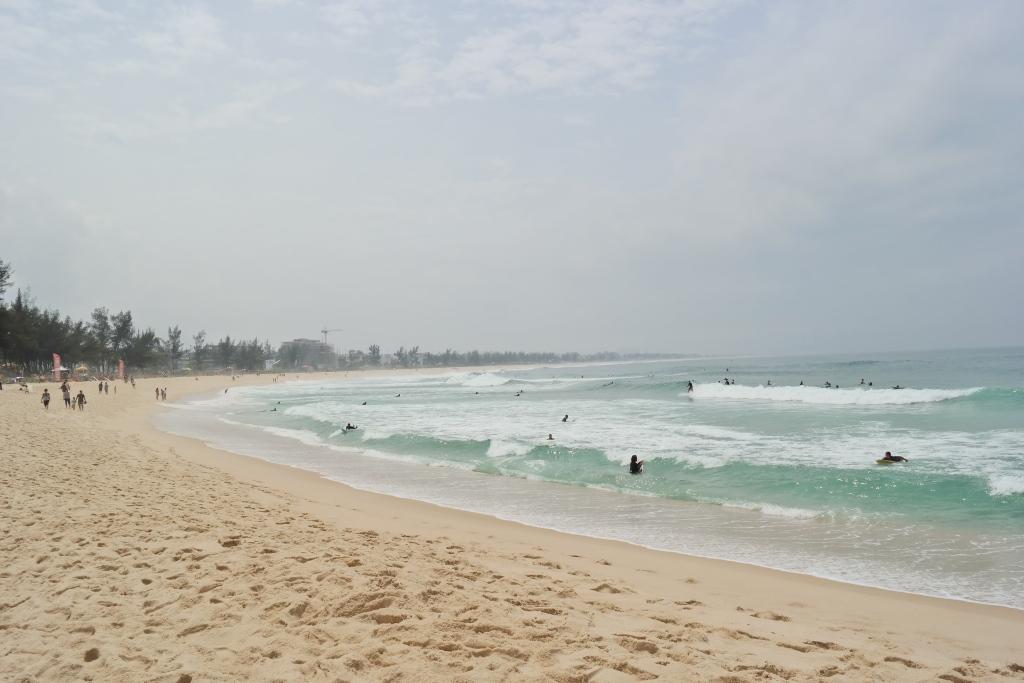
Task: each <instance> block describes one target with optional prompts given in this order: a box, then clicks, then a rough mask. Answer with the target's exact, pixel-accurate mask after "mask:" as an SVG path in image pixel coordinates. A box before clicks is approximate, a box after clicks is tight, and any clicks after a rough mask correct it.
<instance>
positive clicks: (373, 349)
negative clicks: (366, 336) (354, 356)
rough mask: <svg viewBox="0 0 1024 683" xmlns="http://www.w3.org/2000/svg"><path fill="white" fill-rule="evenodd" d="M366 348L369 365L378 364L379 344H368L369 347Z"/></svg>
mask: <svg viewBox="0 0 1024 683" xmlns="http://www.w3.org/2000/svg"><path fill="white" fill-rule="evenodd" d="M368 350H369V353H368V354H367V355H368V356H369V363H370V365H380V345H379V344H370V348H369V349H368Z"/></svg>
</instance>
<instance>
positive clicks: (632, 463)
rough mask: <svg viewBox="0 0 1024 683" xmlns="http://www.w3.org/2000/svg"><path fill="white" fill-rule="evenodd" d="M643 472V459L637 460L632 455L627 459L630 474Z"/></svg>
mask: <svg viewBox="0 0 1024 683" xmlns="http://www.w3.org/2000/svg"><path fill="white" fill-rule="evenodd" d="M643 472H644V461H643V460H637V459H636V456H635V455H634V456H633V457H631V458H630V459H629V473H630V474H643Z"/></svg>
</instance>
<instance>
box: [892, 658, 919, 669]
mask: <svg viewBox="0 0 1024 683" xmlns="http://www.w3.org/2000/svg"><path fill="white" fill-rule="evenodd" d="M885 661H887V662H897V663H899V664H902V665H903V666H905V667H907V668H908V669H920V668H921V665H920V664H918V663H917V662H915V661H913V660H911V659H904V658H903V657H896V656H893V655H889V656H888V657H886V658H885Z"/></svg>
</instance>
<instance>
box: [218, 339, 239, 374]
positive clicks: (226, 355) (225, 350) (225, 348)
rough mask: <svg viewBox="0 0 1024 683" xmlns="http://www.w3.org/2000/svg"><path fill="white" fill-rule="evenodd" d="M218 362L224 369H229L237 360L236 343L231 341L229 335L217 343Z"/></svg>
mask: <svg viewBox="0 0 1024 683" xmlns="http://www.w3.org/2000/svg"><path fill="white" fill-rule="evenodd" d="M216 352H217V362H218V363H220V364H221V366H222V367H225V368H226V367H228V366H229V365H231V362H232V361H233V360H234V358H235V343H234V342H233V341H231V335H228V336H226V337H224V338H223V339H221V340H220V341H219V342H217V349H216Z"/></svg>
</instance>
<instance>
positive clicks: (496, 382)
mask: <svg viewBox="0 0 1024 683" xmlns="http://www.w3.org/2000/svg"><path fill="white" fill-rule="evenodd" d="M453 380H457V381H453ZM511 381H512V378H511V377H502V376H501V375H495V374H494V373H492V372H483V373H475V372H473V373H469V374H468V375H464V376H462V377H453V378H451V379H449V380H448V381H447V382H445V383H446V384H458V385H459V386H463V387H500V386H501V385H503V384H508V383H509V382H511Z"/></svg>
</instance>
